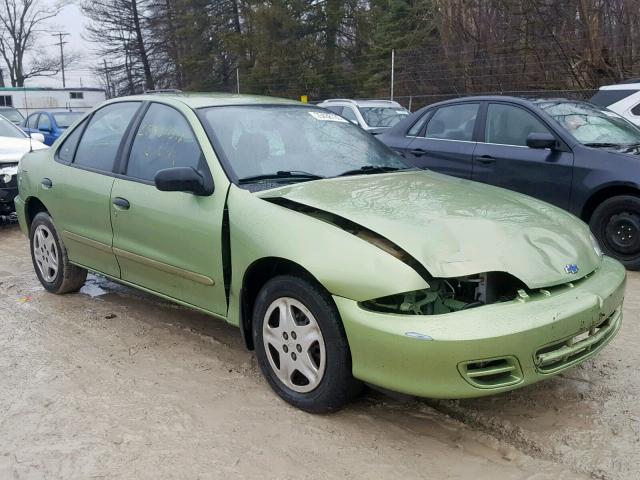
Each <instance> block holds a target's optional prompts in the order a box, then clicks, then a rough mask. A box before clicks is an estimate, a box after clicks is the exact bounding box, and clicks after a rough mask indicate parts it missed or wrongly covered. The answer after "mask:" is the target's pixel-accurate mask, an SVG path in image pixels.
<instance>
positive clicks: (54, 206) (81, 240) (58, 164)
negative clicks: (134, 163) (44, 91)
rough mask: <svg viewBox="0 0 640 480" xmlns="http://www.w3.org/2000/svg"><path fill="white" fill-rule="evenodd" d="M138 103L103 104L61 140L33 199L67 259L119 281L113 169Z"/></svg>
mask: <svg viewBox="0 0 640 480" xmlns="http://www.w3.org/2000/svg"><path fill="white" fill-rule="evenodd" d="M140 105H141V102H121V103H114V104H109V105H106V106H104V107H102V108H100V109H99V110H96V111H95V112H94V113H93V115H92V116H91V117H90V118H88V119H86V120H83V121H82V122H81V123H80V124H78V125H77V126H76V127H75V128H74V130H73V131H72V132H71V133H70V134H69V135H68V136H67V137H66V138H65V139H64V140H63V141H62V143H61V144H60V146H59V147H58V149H57V151H56V153H55V159H56V161H55V162H52V165H51V166H50V168H49V169H48V171H46V172H45V176H44V177H43V178H42V179H39V181H41V182H42V187H41V191H40V193H39V197H40V199H41V200H42V202H43V203H44V204H45V205H46V206H47V208H48V209H49V212H50V213H51V215H52V217H53V222H54V224H55V226H56V229H57V230H58V231H59V232H60V234H61V235H62V237H63V239H64V243H65V246H66V247H67V252H68V255H69V259H70V260H71V261H72V262H74V263H77V264H79V265H82V266H85V267H89V268H91V269H93V270H97V271H100V272H103V273H105V274H107V275H111V276H113V277H119V276H120V268H119V266H118V263H117V261H116V258H115V255H114V254H113V250H112V240H113V232H112V229H111V214H110V205H111V188H112V186H113V181H114V176H113V167H114V164H115V161H116V159H117V158H118V156H119V154H120V151H121V146H122V143H123V138H124V136H125V132H126V131H127V128H128V126H129V124H130V123H132V120H133V118H134V117H135V114H136V112H137V110H138V108H139V107H140Z"/></svg>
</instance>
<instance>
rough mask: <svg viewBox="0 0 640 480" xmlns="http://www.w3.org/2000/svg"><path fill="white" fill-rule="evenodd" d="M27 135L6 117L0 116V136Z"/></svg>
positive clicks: (17, 136) (15, 136) (16, 136)
mask: <svg viewBox="0 0 640 480" xmlns="http://www.w3.org/2000/svg"><path fill="white" fill-rule="evenodd" d="M26 136H27V134H26V133H24V132H23V131H22V130H20V129H19V128H18V127H16V126H15V125H14V124H13V123H11V122H10V121H9V120H7V119H6V118H4V117H2V116H0V137H10V138H25V137H26Z"/></svg>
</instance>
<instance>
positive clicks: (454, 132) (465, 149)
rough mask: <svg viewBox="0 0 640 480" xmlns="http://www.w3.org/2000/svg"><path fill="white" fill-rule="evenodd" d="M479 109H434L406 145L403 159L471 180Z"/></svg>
mask: <svg viewBox="0 0 640 480" xmlns="http://www.w3.org/2000/svg"><path fill="white" fill-rule="evenodd" d="M479 110H480V103H477V102H472V103H459V104H455V105H445V106H442V107H440V108H438V109H437V110H435V111H434V112H433V113H432V114H431V115H430V117H429V118H428V119H427V121H426V128H424V129H423V131H422V132H420V133H418V134H416V136H415V138H413V140H412V141H411V142H410V143H409V145H408V146H407V148H406V149H405V151H404V152H403V154H404V157H405V158H406V159H407V160H408V161H409V163H411V164H412V165H414V166H416V167H419V168H428V169H430V170H434V171H436V172H441V173H445V174H447V175H453V176H455V177H461V178H471V175H472V166H473V152H474V149H475V147H476V142H475V140H474V130H475V126H476V119H477V117H478V112H479ZM412 130H413V129H412Z"/></svg>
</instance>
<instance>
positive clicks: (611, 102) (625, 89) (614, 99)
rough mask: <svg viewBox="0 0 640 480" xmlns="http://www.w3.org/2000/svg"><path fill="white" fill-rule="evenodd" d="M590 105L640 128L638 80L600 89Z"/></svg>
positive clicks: (639, 81) (639, 84) (639, 85)
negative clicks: (621, 117)
mask: <svg viewBox="0 0 640 480" xmlns="http://www.w3.org/2000/svg"><path fill="white" fill-rule="evenodd" d="M591 103H595V104H596V105H598V106H600V107H604V108H608V109H609V110H611V111H612V112H615V113H617V114H618V115H622V116H623V117H624V118H626V119H627V120H629V121H630V122H631V123H634V124H636V125H637V126H639V127H640V78H636V79H634V80H628V81H626V82H622V83H618V84H616V85H605V86H604V87H600V89H599V90H598V93H596V94H595V95H594V96H593V97H592V98H591Z"/></svg>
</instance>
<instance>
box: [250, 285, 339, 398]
mask: <svg viewBox="0 0 640 480" xmlns="http://www.w3.org/2000/svg"><path fill="white" fill-rule="evenodd" d="M262 339H263V342H264V349H265V352H266V354H267V358H268V359H269V364H270V365H271V368H272V370H273V372H274V373H275V374H276V376H277V377H278V379H279V380H280V381H281V382H282V383H283V384H284V385H286V386H287V387H288V388H290V389H291V390H293V391H295V392H298V393H308V392H310V391H312V390H314V389H315V388H316V387H317V386H318V385H319V384H320V382H321V381H322V378H323V376H324V372H325V365H326V349H325V344H324V338H323V336H322V331H321V330H320V326H319V325H318V322H317V321H316V319H315V317H314V316H313V314H312V313H311V312H310V311H309V309H307V308H306V307H305V306H304V305H303V304H302V303H301V302H299V301H298V300H296V299H294V298H291V297H281V298H278V299H276V300H275V301H273V302H272V303H271V305H269V308H268V309H267V312H266V314H265V317H264V321H263V323H262Z"/></svg>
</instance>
